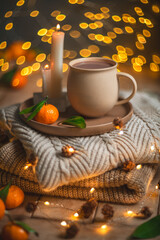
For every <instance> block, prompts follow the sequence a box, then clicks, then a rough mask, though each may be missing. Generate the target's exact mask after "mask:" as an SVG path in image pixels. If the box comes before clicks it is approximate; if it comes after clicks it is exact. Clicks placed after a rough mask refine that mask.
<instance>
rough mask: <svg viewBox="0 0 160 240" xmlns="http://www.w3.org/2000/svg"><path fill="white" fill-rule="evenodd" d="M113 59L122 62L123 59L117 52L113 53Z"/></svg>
mask: <svg viewBox="0 0 160 240" xmlns="http://www.w3.org/2000/svg"><path fill="white" fill-rule="evenodd" d="M112 59H113V60H114V61H116V62H121V60H120V58H119V56H118V55H117V54H113V55H112Z"/></svg>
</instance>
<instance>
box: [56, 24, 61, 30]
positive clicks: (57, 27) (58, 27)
mask: <svg viewBox="0 0 160 240" xmlns="http://www.w3.org/2000/svg"><path fill="white" fill-rule="evenodd" d="M60 28H61V27H60V24H57V26H56V31H57V32H58V31H59V30H60Z"/></svg>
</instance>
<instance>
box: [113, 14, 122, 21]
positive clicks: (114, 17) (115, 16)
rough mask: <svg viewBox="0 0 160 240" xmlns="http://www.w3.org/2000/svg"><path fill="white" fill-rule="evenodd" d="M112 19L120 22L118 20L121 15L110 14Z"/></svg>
mask: <svg viewBox="0 0 160 240" xmlns="http://www.w3.org/2000/svg"><path fill="white" fill-rule="evenodd" d="M112 19H113V21H115V22H120V21H121V17H119V16H118V15H113V16H112Z"/></svg>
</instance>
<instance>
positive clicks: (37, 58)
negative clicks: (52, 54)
mask: <svg viewBox="0 0 160 240" xmlns="http://www.w3.org/2000/svg"><path fill="white" fill-rule="evenodd" d="M45 59H46V54H45V53H40V54H38V55H37V57H36V61H37V62H43V61H44V60H45Z"/></svg>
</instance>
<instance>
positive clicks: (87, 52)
mask: <svg viewBox="0 0 160 240" xmlns="http://www.w3.org/2000/svg"><path fill="white" fill-rule="evenodd" d="M79 54H80V55H81V56H82V57H89V56H91V51H90V50H89V49H81V50H80V52H79Z"/></svg>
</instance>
